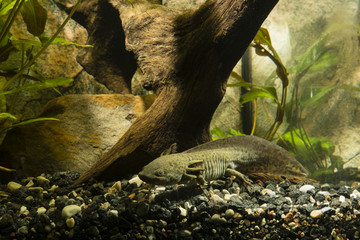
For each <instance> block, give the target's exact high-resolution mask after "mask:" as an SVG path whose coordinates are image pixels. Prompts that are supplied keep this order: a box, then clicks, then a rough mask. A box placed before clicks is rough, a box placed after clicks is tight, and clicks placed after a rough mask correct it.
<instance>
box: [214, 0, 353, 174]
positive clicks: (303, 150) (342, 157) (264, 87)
mask: <svg viewBox="0 0 360 240" xmlns="http://www.w3.org/2000/svg"><path fill="white" fill-rule="evenodd" d="M359 4H360V3H359V1H358V0H356V1H355V0H320V1H291V0H281V1H279V3H278V5H277V6H276V8H275V9H274V11H273V12H272V13H271V14H270V16H269V17H268V19H267V21H266V22H265V23H264V24H263V26H262V27H263V28H264V29H265V32H266V33H268V34H269V35H268V37H269V39H267V40H268V41H269V43H270V45H267V46H265V49H267V50H268V52H270V53H271V55H272V56H273V59H271V57H269V56H268V55H266V54H261V53H260V52H257V51H256V47H255V45H256V42H253V44H252V46H250V48H249V53H248V54H246V55H244V57H243V59H242V60H241V61H240V62H239V64H238V65H237V66H236V67H235V69H234V72H235V78H234V76H233V77H232V78H231V79H230V83H234V82H235V84H232V85H230V86H229V87H228V90H230V91H232V90H233V89H234V88H236V87H237V88H239V85H240V86H244V85H242V84H236V83H239V82H241V81H244V80H245V81H247V82H250V83H252V85H251V87H249V86H248V88H247V93H246V94H244V91H243V95H242V96H241V98H240V101H241V102H242V103H244V102H246V101H249V103H250V104H251V107H250V112H246V111H248V110H246V109H245V108H244V106H245V105H243V107H242V108H241V113H242V114H243V115H245V118H246V117H248V116H249V115H250V118H251V121H252V124H255V127H252V126H250V127H251V128H252V129H250V130H248V132H251V131H252V132H253V133H254V135H258V136H265V137H266V138H268V139H269V140H274V141H277V142H278V144H280V145H282V146H283V147H285V148H287V149H288V150H289V151H290V152H292V153H293V154H294V155H295V156H296V158H297V159H298V160H299V161H300V162H302V164H303V165H304V166H305V167H306V168H307V169H308V170H309V172H310V173H311V174H310V175H311V176H312V177H314V178H316V179H319V180H323V181H332V180H335V181H341V180H359V179H360V174H359V170H358V168H359V166H360V134H359V133H360V65H359V60H360V58H359V37H360V36H359V18H360V17H359ZM266 30H267V31H266ZM265 37H266V36H265ZM264 55H265V56H264ZM274 58H275V60H274ZM246 60H248V61H249V62H250V64H244V63H246ZM279 64H281V65H282V66H283V68H284V69H281V68H279ZM280 70H281V71H280ZM279 71H280V72H283V74H282V75H283V76H281V73H280V72H279ZM286 73H287V74H286ZM236 74H238V75H239V76H236ZM244 74H245V75H246V76H244ZM285 74H286V75H287V81H288V83H284V78H285V76H284V75H285ZM249 91H250V92H249ZM234 98H235V99H236V97H234V96H228V97H225V101H229V99H230V100H231V99H234ZM254 99H256V100H255V101H252V100H254ZM250 100H251V101H250ZM255 102H256V104H255ZM249 103H247V104H249ZM227 104H228V103H227ZM236 104H238V103H236V101H233V102H232V104H230V105H236ZM224 106H226V105H223V107H221V106H220V108H219V109H218V113H219V112H221V111H224ZM230 115H234V114H230ZM215 121H216V120H214V121H213V125H212V126H213V133H214V134H216V133H218V132H219V131H221V132H222V133H224V135H226V134H227V132H226V130H224V128H223V129H221V130H220V129H219V128H217V129H216V130H219V131H218V132H216V130H214V129H215V128H216V127H218V126H217V125H216V124H215V123H214V122H215ZM236 124H237V123H236ZM236 124H234V125H233V127H232V128H234V129H236V130H240V131H245V132H246V129H243V128H244V127H249V126H242V127H241V126H239V125H236ZM231 131H232V130H230V135H231ZM270 132H271V133H270Z"/></svg>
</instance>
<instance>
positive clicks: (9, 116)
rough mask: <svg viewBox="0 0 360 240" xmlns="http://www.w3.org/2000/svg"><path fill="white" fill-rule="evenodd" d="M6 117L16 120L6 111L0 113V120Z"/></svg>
mask: <svg viewBox="0 0 360 240" xmlns="http://www.w3.org/2000/svg"><path fill="white" fill-rule="evenodd" d="M7 119H12V120H16V117H15V116H14V115H12V114H10V113H6V112H3V113H0V122H2V121H4V120H7Z"/></svg>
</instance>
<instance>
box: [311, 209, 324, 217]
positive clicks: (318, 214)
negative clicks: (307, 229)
mask: <svg viewBox="0 0 360 240" xmlns="http://www.w3.org/2000/svg"><path fill="white" fill-rule="evenodd" d="M322 214H323V213H322V211H321V210H313V211H311V213H310V217H312V218H321V216H322Z"/></svg>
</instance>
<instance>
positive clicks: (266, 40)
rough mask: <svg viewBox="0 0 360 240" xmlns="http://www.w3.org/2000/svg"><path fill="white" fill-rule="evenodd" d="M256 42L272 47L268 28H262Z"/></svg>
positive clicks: (255, 39)
mask: <svg viewBox="0 0 360 240" xmlns="http://www.w3.org/2000/svg"><path fill="white" fill-rule="evenodd" d="M254 42H255V43H257V44H262V45H267V46H270V45H272V44H271V38H270V34H269V31H268V30H267V29H266V28H263V27H261V28H260V29H259V31H258V32H257V34H256V36H255V38H254Z"/></svg>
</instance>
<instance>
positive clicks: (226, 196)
mask: <svg viewBox="0 0 360 240" xmlns="http://www.w3.org/2000/svg"><path fill="white" fill-rule="evenodd" d="M232 196H238V195H237V194H235V193H234V194H225V195H224V200H225V201H229V200H230V198H231V197H232Z"/></svg>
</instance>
